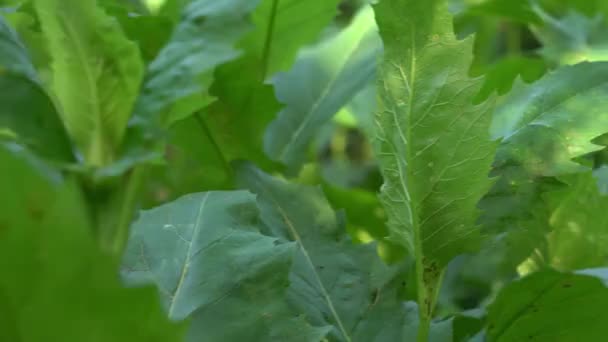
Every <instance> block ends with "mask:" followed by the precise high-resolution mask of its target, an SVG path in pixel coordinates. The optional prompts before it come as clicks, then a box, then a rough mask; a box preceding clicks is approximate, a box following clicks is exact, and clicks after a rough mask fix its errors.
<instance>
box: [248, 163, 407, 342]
mask: <svg viewBox="0 0 608 342" xmlns="http://www.w3.org/2000/svg"><path fill="white" fill-rule="evenodd" d="M239 179H240V180H241V182H242V183H243V184H244V185H245V186H246V187H247V188H248V189H250V190H251V191H252V192H254V193H256V194H257V195H258V205H259V206H260V211H261V219H262V221H263V223H264V224H265V226H266V230H265V231H264V233H265V234H268V235H272V236H276V237H278V238H279V239H280V240H281V241H293V242H295V243H296V245H297V252H296V254H295V255H294V260H293V266H292V268H291V272H290V275H289V280H290V287H289V290H288V293H287V300H288V301H289V303H290V305H291V306H292V307H294V309H295V310H297V312H302V313H304V314H305V315H306V317H308V318H309V320H310V321H311V323H313V324H314V325H317V326H326V325H330V326H333V330H332V333H331V335H330V336H331V337H332V339H331V340H337V341H394V340H395V341H396V340H403V339H404V336H407V333H408V326H407V323H410V322H409V321H408V320H409V319H410V317H408V316H407V314H406V313H407V310H406V308H405V307H404V306H403V305H402V303H401V300H400V298H399V295H398V294H399V291H400V290H403V288H404V287H405V285H406V283H405V280H404V279H403V278H402V277H401V276H400V275H398V273H399V271H403V269H402V267H401V265H396V266H394V267H388V266H386V265H385V264H384V262H383V261H382V260H380V258H379V257H378V256H377V254H376V249H375V248H374V246H373V245H354V244H353V243H352V241H351V240H350V238H348V236H347V234H345V228H344V222H342V220H341V217H340V216H339V215H336V213H335V212H334V211H333V209H332V208H331V206H330V205H329V203H328V201H327V199H326V198H325V196H324V195H323V193H322V192H321V189H320V188H318V187H311V186H305V185H299V184H293V183H288V182H286V181H283V180H279V179H275V178H272V177H270V176H268V175H266V174H264V173H263V172H261V171H260V170H258V169H256V168H254V167H252V166H248V165H244V166H241V167H240V169H239Z"/></svg>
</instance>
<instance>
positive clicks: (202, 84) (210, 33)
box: [135, 0, 258, 128]
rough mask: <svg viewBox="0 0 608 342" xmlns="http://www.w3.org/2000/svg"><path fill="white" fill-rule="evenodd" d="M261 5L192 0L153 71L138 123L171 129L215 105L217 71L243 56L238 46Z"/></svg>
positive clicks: (151, 67)
mask: <svg viewBox="0 0 608 342" xmlns="http://www.w3.org/2000/svg"><path fill="white" fill-rule="evenodd" d="M257 2H258V1H247V0H228V1H222V2H221V3H218V4H215V5H212V4H211V3H210V2H209V1H207V0H192V1H191V2H190V3H189V4H188V5H187V7H186V8H185V9H184V11H183V14H182V20H181V21H180V23H179V24H178V25H177V27H176V28H175V31H174V32H173V35H172V37H171V38H170V40H169V42H168V44H167V45H166V46H165V47H164V48H163V49H162V50H161V51H160V53H159V54H158V56H157V57H156V58H155V59H154V61H152V63H151V64H150V65H149V67H148V72H147V79H146V82H145V84H144V89H143V93H142V95H141V96H140V98H139V100H138V102H137V106H136V108H135V115H136V119H137V121H136V123H138V124H141V125H151V126H152V127H163V128H166V127H168V126H169V125H170V124H172V123H173V122H175V121H178V120H180V119H183V118H186V117H187V116H189V115H190V114H192V113H194V112H196V111H198V110H200V109H201V108H203V107H205V106H206V105H208V104H209V103H211V102H212V101H213V97H212V96H211V95H210V94H209V93H208V88H209V86H210V85H211V83H212V81H213V71H214V70H215V68H216V67H217V66H218V65H221V64H223V63H226V62H228V61H230V60H233V59H235V58H237V57H238V56H239V54H240V52H239V51H238V50H237V49H235V48H234V46H233V45H234V44H235V42H236V41H238V40H239V39H240V38H241V37H242V36H243V35H244V34H245V33H246V32H247V31H249V30H250V29H251V25H250V23H249V20H248V16H249V14H250V13H251V12H252V11H253V9H254V8H255V7H256V5H257Z"/></svg>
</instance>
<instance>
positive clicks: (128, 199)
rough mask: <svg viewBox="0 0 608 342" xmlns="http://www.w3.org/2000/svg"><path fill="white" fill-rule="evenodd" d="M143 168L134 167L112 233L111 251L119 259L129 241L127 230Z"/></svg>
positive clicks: (141, 180) (139, 186)
mask: <svg viewBox="0 0 608 342" xmlns="http://www.w3.org/2000/svg"><path fill="white" fill-rule="evenodd" d="M143 174H144V166H143V165H138V166H136V167H135V168H134V169H133V171H131V174H130V175H129V179H128V181H127V188H126V190H125V195H124V197H123V198H124V199H123V201H122V206H121V209H120V216H119V218H118V226H117V227H116V230H115V231H114V238H113V239H112V246H111V251H112V254H113V255H115V256H118V257H120V256H121V254H122V252H123V250H124V248H125V246H126V244H127V240H128V239H129V228H130V227H131V222H132V221H133V214H134V212H135V204H136V202H137V195H138V193H139V189H140V188H141V185H142V183H143Z"/></svg>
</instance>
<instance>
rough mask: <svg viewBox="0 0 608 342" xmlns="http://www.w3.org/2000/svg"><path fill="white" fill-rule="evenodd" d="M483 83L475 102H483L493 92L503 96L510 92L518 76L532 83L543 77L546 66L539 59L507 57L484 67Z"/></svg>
mask: <svg viewBox="0 0 608 342" xmlns="http://www.w3.org/2000/svg"><path fill="white" fill-rule="evenodd" d="M483 69H484V71H485V72H484V74H485V81H484V83H483V87H482V88H481V90H480V91H479V94H478V95H477V98H476V100H478V101H484V100H486V99H487V98H488V97H490V95H491V94H492V93H494V92H496V94H498V95H505V94H506V93H508V92H509V90H511V88H512V86H513V82H514V81H515V80H516V79H517V77H518V76H520V77H521V79H522V80H523V81H524V82H526V83H532V82H534V81H536V80H538V79H539V78H541V77H542V76H543V74H544V73H545V71H546V69H547V66H546V65H545V62H544V61H543V60H542V59H540V58H532V57H524V56H508V57H505V58H503V59H501V60H499V61H498V62H496V63H494V64H492V65H489V66H487V67H484V68H483Z"/></svg>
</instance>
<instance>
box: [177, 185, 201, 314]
mask: <svg viewBox="0 0 608 342" xmlns="http://www.w3.org/2000/svg"><path fill="white" fill-rule="evenodd" d="M210 193H211V192H207V193H206V194H205V197H203V199H202V200H201V204H200V206H199V209H198V214H197V216H196V220H195V223H194V233H192V237H191V238H190V243H189V244H188V250H187V251H186V260H184V265H183V266H182V271H181V274H180V278H179V281H178V283H177V286H176V290H175V294H174V295H173V298H171V305H170V306H169V310H168V314H167V315H168V316H169V318H175V317H174V311H175V303H176V302H177V300H178V298H179V296H180V294H181V290H182V288H183V284H184V281H185V279H186V275H187V273H188V270H189V269H190V262H191V258H192V246H193V245H194V243H195V242H196V240H198V235H199V233H200V232H201V230H202V226H201V219H202V216H203V211H204V209H205V204H206V203H207V199H208V198H209V194H210Z"/></svg>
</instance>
